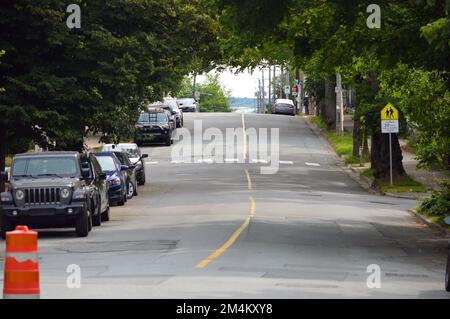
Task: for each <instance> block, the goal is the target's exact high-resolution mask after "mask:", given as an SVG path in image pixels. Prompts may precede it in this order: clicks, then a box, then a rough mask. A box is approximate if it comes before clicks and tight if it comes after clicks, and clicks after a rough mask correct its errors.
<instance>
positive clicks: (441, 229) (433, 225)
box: [408, 209, 450, 237]
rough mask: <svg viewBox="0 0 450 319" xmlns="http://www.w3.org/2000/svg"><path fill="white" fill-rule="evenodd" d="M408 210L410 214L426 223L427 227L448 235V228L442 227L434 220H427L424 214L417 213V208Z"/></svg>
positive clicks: (449, 231) (449, 235)
mask: <svg viewBox="0 0 450 319" xmlns="http://www.w3.org/2000/svg"><path fill="white" fill-rule="evenodd" d="M408 212H409V213H410V214H412V215H414V216H415V217H417V218H418V219H419V220H420V221H421V222H422V223H424V224H426V225H427V226H428V227H430V228H432V229H434V230H436V231H438V232H440V233H441V234H443V235H445V236H447V237H450V230H448V229H446V228H445V227H442V226H441V225H439V224H436V223H435V222H432V221H430V220H428V218H426V217H425V216H424V215H422V214H421V213H419V212H418V211H417V210H415V209H408Z"/></svg>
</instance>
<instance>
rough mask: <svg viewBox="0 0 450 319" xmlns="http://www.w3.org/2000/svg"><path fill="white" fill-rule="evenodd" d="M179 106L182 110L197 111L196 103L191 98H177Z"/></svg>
mask: <svg viewBox="0 0 450 319" xmlns="http://www.w3.org/2000/svg"><path fill="white" fill-rule="evenodd" d="M177 103H178V106H179V108H180V109H181V110H182V111H183V112H198V103H197V101H196V100H195V99H192V98H183V99H179V100H177Z"/></svg>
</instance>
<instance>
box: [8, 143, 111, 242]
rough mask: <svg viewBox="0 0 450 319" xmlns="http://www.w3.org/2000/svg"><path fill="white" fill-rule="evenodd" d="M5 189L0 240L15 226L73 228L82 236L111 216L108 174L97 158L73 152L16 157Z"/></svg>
mask: <svg viewBox="0 0 450 319" xmlns="http://www.w3.org/2000/svg"><path fill="white" fill-rule="evenodd" d="M8 183H9V186H8V191H7V192H3V193H1V194H0V199H1V206H0V224H1V226H0V227H1V236H2V237H3V238H5V236H6V232H8V231H11V230H13V229H14V228H15V226H16V225H19V224H22V225H23V224H25V225H28V226H29V227H37V228H49V227H51V228H53V227H75V231H76V234H77V236H79V237H86V236H88V233H89V231H90V230H91V229H92V225H94V226H96V225H97V226H98V225H100V224H101V220H102V215H103V216H109V203H108V194H107V190H108V185H107V182H106V175H105V174H104V173H103V172H102V171H101V169H100V165H99V163H98V162H97V161H96V160H95V158H93V157H91V156H88V155H86V154H79V153H77V152H42V153H26V154H18V155H15V156H14V158H13V161H12V166H11V177H10V180H9V182H8Z"/></svg>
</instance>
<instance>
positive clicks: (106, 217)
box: [102, 206, 109, 222]
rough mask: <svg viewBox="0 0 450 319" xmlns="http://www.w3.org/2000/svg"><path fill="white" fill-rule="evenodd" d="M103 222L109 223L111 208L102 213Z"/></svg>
mask: <svg viewBox="0 0 450 319" xmlns="http://www.w3.org/2000/svg"><path fill="white" fill-rule="evenodd" d="M102 221H104V222H108V221H109V206H108V208H106V210H105V211H104V212H103V213H102Z"/></svg>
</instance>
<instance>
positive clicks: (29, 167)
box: [12, 157, 78, 178]
mask: <svg viewBox="0 0 450 319" xmlns="http://www.w3.org/2000/svg"><path fill="white" fill-rule="evenodd" d="M77 175H78V169H77V161H76V160H75V158H70V157H30V158H18V159H15V160H14V162H13V166H12V177H13V178H27V177H32V178H44V177H60V178H62V177H75V176H77Z"/></svg>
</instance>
